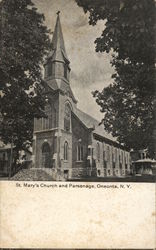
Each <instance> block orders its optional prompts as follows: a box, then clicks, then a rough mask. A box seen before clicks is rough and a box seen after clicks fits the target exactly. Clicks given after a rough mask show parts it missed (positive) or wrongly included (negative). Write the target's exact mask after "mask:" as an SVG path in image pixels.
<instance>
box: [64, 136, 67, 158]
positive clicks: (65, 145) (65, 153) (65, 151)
mask: <svg viewBox="0 0 156 250" xmlns="http://www.w3.org/2000/svg"><path fill="white" fill-rule="evenodd" d="M64 160H65V161H67V160H68V142H67V141H66V142H65V143H64Z"/></svg>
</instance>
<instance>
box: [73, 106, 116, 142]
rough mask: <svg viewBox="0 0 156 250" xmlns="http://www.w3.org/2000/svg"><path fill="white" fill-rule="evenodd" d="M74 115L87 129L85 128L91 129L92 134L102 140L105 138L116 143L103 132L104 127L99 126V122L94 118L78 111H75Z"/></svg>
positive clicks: (114, 139)
mask: <svg viewBox="0 0 156 250" xmlns="http://www.w3.org/2000/svg"><path fill="white" fill-rule="evenodd" d="M75 114H76V115H77V117H78V118H79V119H80V120H81V121H82V123H83V124H84V125H85V126H86V127H87V128H93V129H94V130H93V133H95V134H98V135H100V136H102V137H104V138H107V139H109V140H111V141H115V142H116V138H114V137H113V136H112V135H111V134H109V133H107V132H106V131H105V130H104V125H103V124H101V125H99V123H100V122H99V121H98V120H96V119H95V118H93V117H92V116H90V115H88V114H86V113H84V112H83V111H81V110H80V109H76V110H75Z"/></svg>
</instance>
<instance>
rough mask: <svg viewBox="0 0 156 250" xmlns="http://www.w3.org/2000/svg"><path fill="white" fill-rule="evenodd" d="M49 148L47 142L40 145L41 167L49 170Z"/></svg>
mask: <svg viewBox="0 0 156 250" xmlns="http://www.w3.org/2000/svg"><path fill="white" fill-rule="evenodd" d="M50 156H51V153H50V146H49V144H48V143H47V142H45V143H43V145H42V167H44V168H50V167H51V163H50Z"/></svg>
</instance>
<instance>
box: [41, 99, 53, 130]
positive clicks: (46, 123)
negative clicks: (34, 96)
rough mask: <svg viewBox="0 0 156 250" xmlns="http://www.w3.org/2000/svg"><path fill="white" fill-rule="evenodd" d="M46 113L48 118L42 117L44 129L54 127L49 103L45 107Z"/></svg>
mask: <svg viewBox="0 0 156 250" xmlns="http://www.w3.org/2000/svg"><path fill="white" fill-rule="evenodd" d="M45 113H46V115H47V118H42V129H43V130H45V129H50V128H52V109H51V106H50V105H49V104H48V105H47V106H46V107H45Z"/></svg>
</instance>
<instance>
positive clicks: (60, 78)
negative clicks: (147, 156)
mask: <svg viewBox="0 0 156 250" xmlns="http://www.w3.org/2000/svg"><path fill="white" fill-rule="evenodd" d="M70 70H71V69H70V61H69V59H68V57H67V54H66V50H65V45H64V39H63V34H62V29H61V24H60V17H59V14H58V15H57V20H56V25H55V30H54V33H53V39H52V50H51V52H50V54H49V55H48V57H47V59H46V61H45V64H44V80H45V82H46V86H45V89H46V95H47V97H48V103H47V106H46V107H45V111H46V114H47V116H48V118H42V119H35V120H34V138H33V166H34V167H35V168H44V169H45V171H46V172H48V173H49V174H50V173H51V174H52V176H53V178H54V179H56V180H59V179H61V178H64V179H74V178H78V179H79V178H84V177H87V176H97V177H103V176H125V175H127V174H128V173H129V172H130V154H129V152H128V151H126V150H125V149H124V147H123V146H121V145H120V144H119V143H117V142H116V140H115V139H114V138H113V137H112V136H111V135H110V134H108V133H107V132H106V131H105V130H104V127H103V125H99V121H97V120H96V119H94V118H92V117H91V116H90V115H88V114H86V113H84V112H83V111H81V110H79V109H78V108H77V101H76V98H75V97H74V95H73V92H72V89H71V87H70V82H69V78H70V77H69V76H70Z"/></svg>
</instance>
